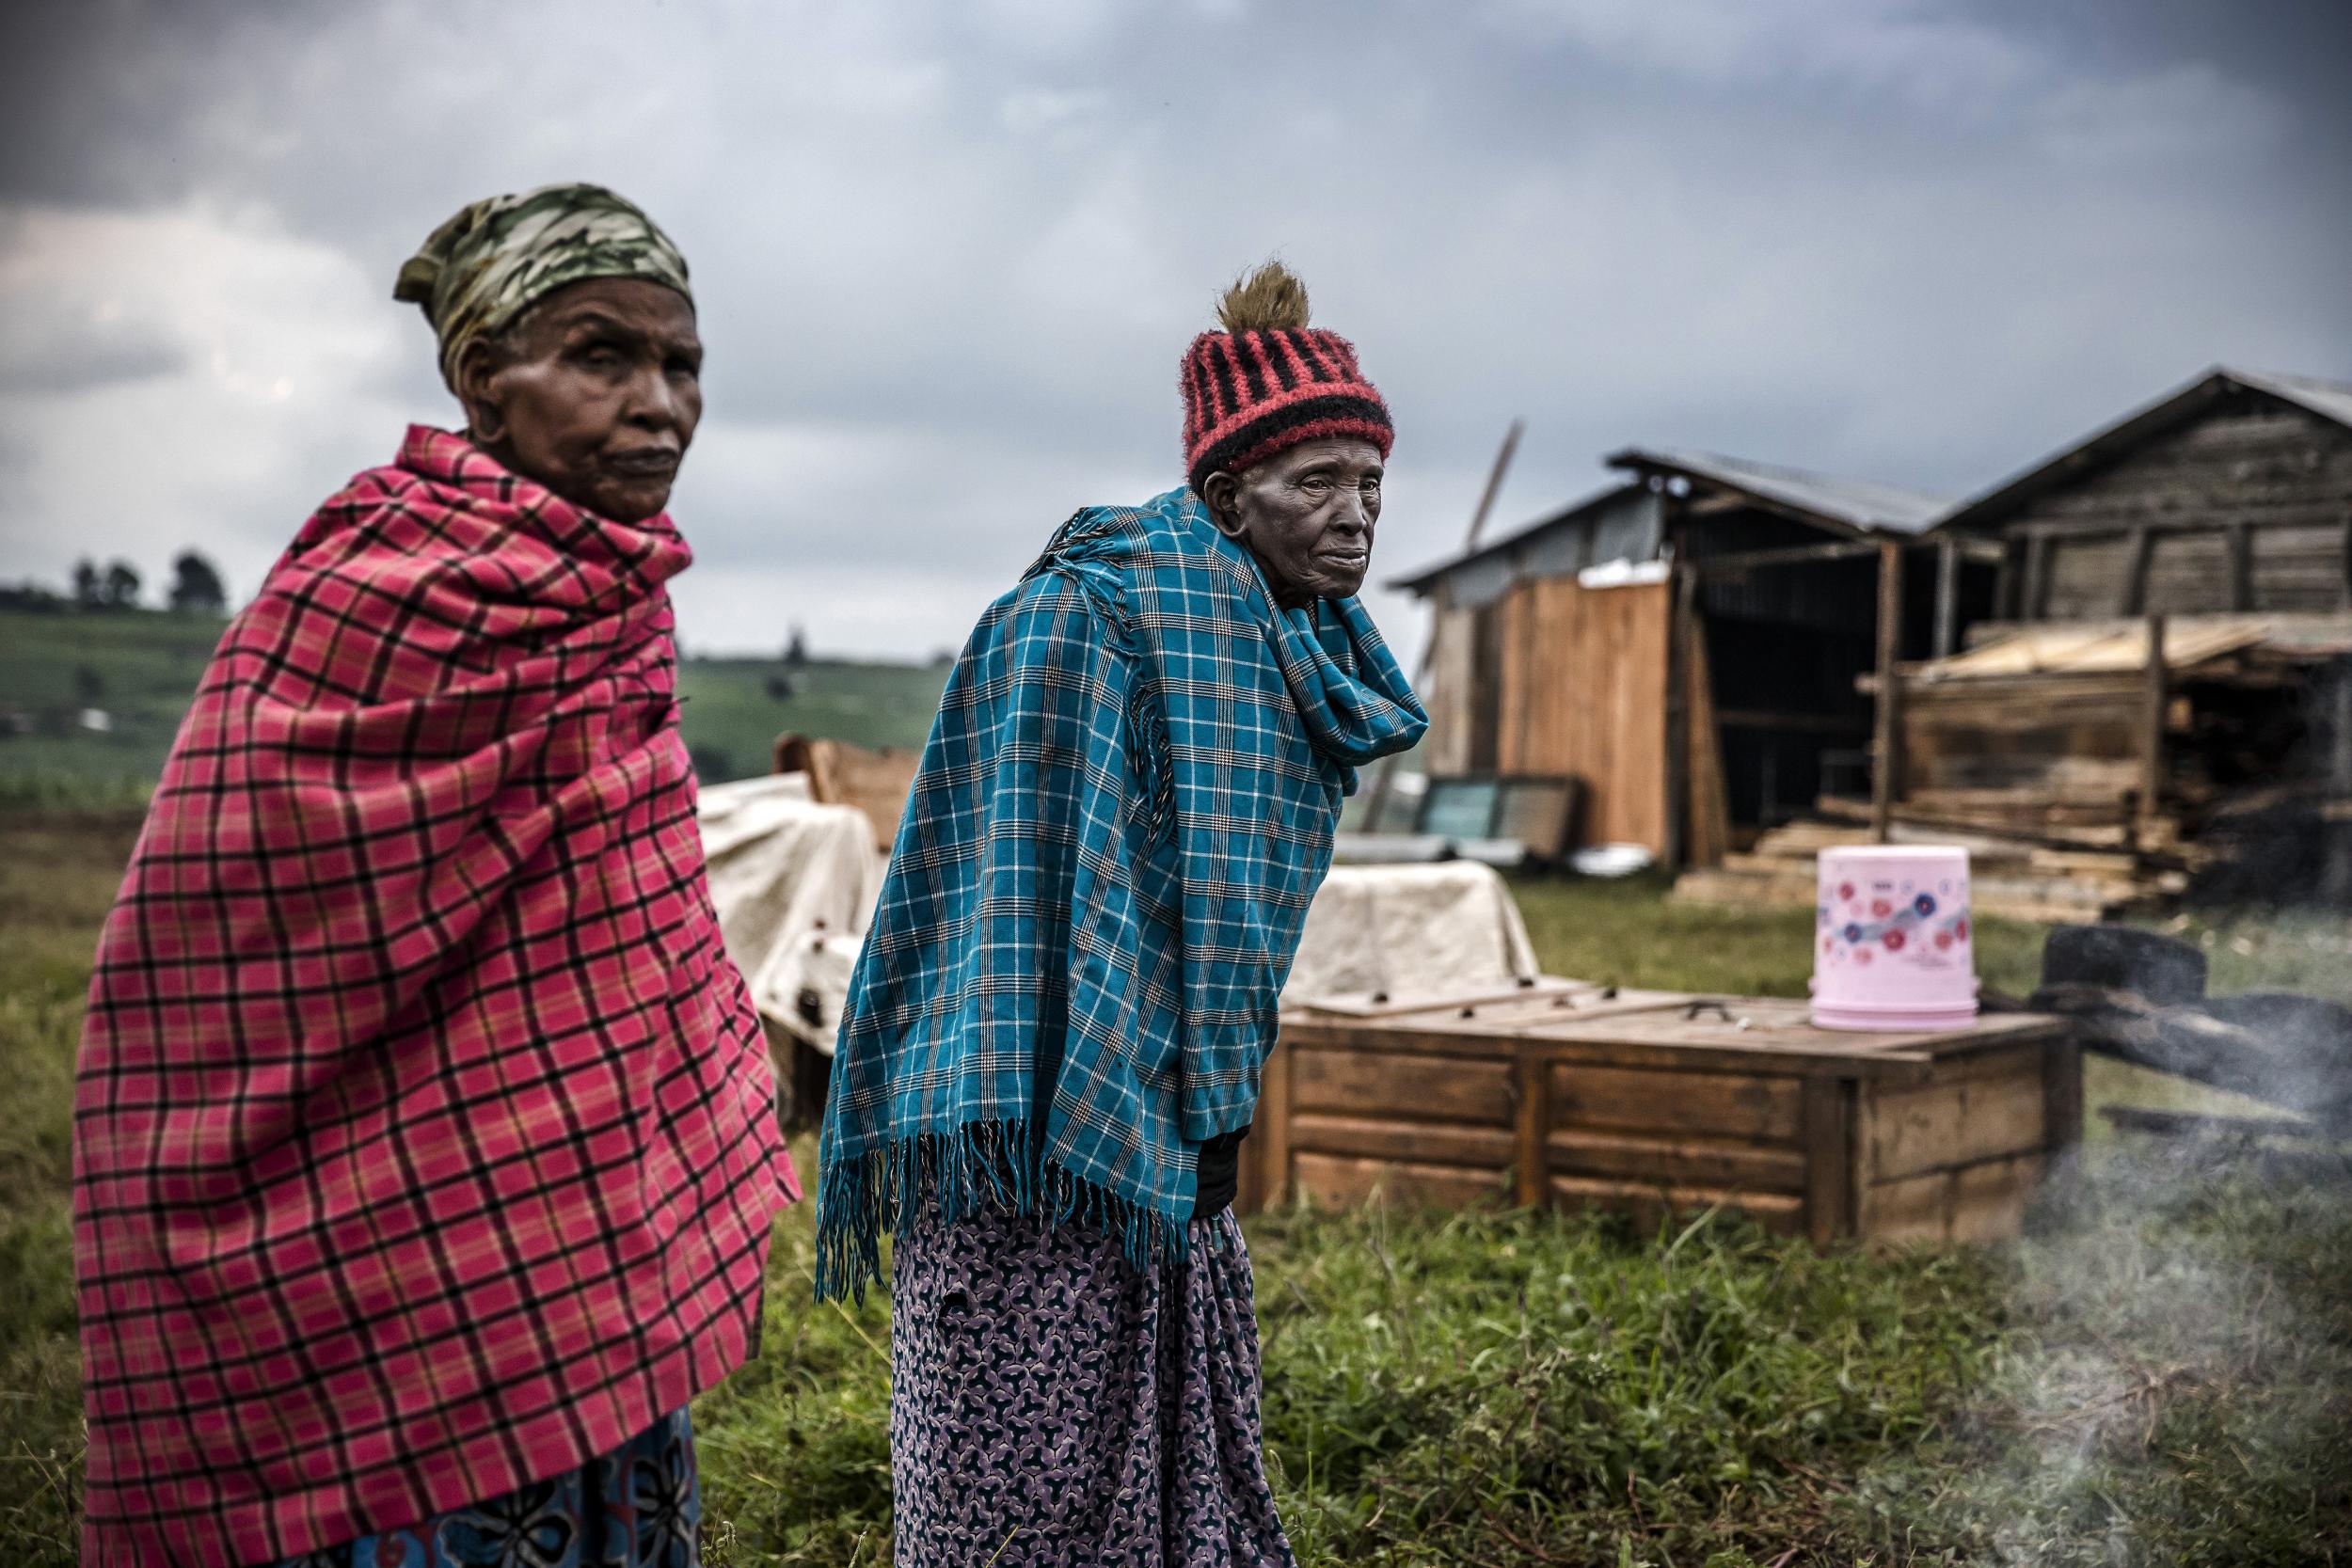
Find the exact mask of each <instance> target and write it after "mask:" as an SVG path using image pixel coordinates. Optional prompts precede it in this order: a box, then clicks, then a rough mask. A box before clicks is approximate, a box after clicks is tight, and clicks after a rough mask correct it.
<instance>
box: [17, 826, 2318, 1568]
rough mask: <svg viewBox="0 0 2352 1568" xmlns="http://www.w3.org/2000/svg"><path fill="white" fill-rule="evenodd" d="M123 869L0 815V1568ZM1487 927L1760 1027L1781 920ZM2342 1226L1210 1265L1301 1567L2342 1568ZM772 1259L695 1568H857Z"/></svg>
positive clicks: (834, 1443) (1315, 1228)
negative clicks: (1905, 1245)
mask: <svg viewBox="0 0 2352 1568" xmlns="http://www.w3.org/2000/svg"><path fill="white" fill-rule="evenodd" d="M134 834H135V818H132V817H128V816H122V815H121V814H119V813H116V814H94V815H93V814H83V815H78V816H68V815H58V814H49V815H44V816H24V815H21V814H20V815H17V816H0V1300H4V1301H6V1302H8V1304H9V1306H8V1309H7V1310H5V1311H0V1560H5V1561H7V1562H8V1563H10V1564H18V1563H29V1564H49V1563H66V1562H71V1561H72V1560H73V1546H72V1542H73V1529H74V1524H73V1509H74V1504H75V1495H76V1487H77V1485H78V1475H79V1465H80V1442H81V1439H80V1429H79V1394H78V1387H77V1383H76V1361H75V1350H74V1343H73V1338H72V1332H73V1330H72V1324H73V1305H72V1280H71V1262H70V1257H69V1234H68V1228H67V1224H66V1183H67V1180H68V1175H69V1164H68V1147H67V1133H68V1128H69V1120H70V1118H69V1102H70V1087H71V1085H70V1073H71V1063H72V1049H73V1040H74V1035H75V1030H76V1027H77V1024H78V1018H79V1013H80V996H81V990H82V987H83V985H84V982H85V979H86V976H87V958H88V953H89V948H90V944H91V942H93V941H94V939H95V936H96V930H97V926H98V923H99V921H100V919H101V918H102V917H103V913H104V911H105V908H106V905H107V902H108V900H109V898H110V897H111V895H112V892H113V886H114V882H115V879H116V877H117V875H118V873H119V867H120V865H121V862H122V859H123V857H124V856H125V855H126V854H127V852H128V851H129V848H130V846H131V842H132V839H133V836H134ZM1520 895H1521V898H1522V901H1523V903H1524V904H1525V906H1526V908H1527V911H1528V915H1529V920H1530V924H1531V926H1532V927H1534V931H1535V933H1536V937H1537V945H1538V948H1539V950H1540V951H1541V952H1542V954H1543V955H1544V958H1545V959H1546V962H1547V964H1548V965H1549V967H1551V968H1553V969H1554V970H1557V971H1560V972H1564V973H1572V974H1586V975H1591V976H1594V977H1597V978H1609V979H1616V980H1620V981H1626V982H1636V983H1644V984H1650V985H1673V986H1683V987H1691V988H1694V989H1708V990H1756V991H1763V992H1768V993H1772V992H1777V993H1780V994H1793V993H1797V992H1800V991H1801V990H1802V988H1803V983H1804V954H1805V952H1806V950H1807V946H1806V944H1807V942H1808V941H1809V933H1808V932H1807V930H1806V929H1805V927H1804V914H1803V911H1799V913H1798V915H1797V916H1796V918H1795V921H1794V923H1793V924H1789V923H1788V922H1787V921H1786V920H1785V919H1784V917H1783V916H1780V915H1777V914H1771V913H1766V914H1755V913H1745V912H1743V913H1727V912H1724V911H1705V910H1694V909H1685V908H1681V907H1678V906H1675V905H1671V904H1668V903H1666V902H1665V901H1664V900H1663V899H1662V897H1661V890H1660V889H1659V887H1658V886H1657V885H1656V884H1654V883H1642V882H1634V883H1619V884H1592V883H1581V884H1563V883H1541V884H1531V885H1528V886H1525V887H1522V888H1521V890H1520ZM1784 925H1787V926H1788V928H1787V929H1786V930H1784V929H1782V927H1783V926H1784ZM2326 935H2327V932H2326V929H2325V928H2324V927H2321V926H2319V925H2317V924H2316V923H2314V924H2312V925H2311V926H2310V927H2308V928H2306V927H2304V926H2302V925H2300V924H2298V923H2288V925H2287V926H2286V927H2285V928H2283V929H2281V930H2277V931H2274V930H2272V929H2271V928H2269V927H2265V926H2263V925H2260V924H2257V923H2253V922H2250V921H2238V922H2233V923H2231V924H2229V925H2227V926H2226V927H2221V928H2219V930H2218V931H2217V935H2216V937H2215V940H2214V942H2213V943H2212V946H2213V950H2214V953H2215V958H2216V985H2217V989H2223V990H2227V989H2236V988H2237V987H2239V986H2242V985H2243V984H2245V983H2247V980H2246V976H2248V975H2259V977H2260V978H2262V979H2263V981H2264V982H2265V983H2280V982H2284V981H2293V982H2295V983H2299V984H2302V985H2305V986H2306V987H2308V988H2312V989H2317V988H2319V987H2321V986H2323V985H2327V986H2328V987H2330V989H2332V990H2333V991H2334V992H2335V993H2337V994H2342V993H2343V991H2344V983H2343V981H2342V980H2341V979H2338V978H2337V976H2338V975H2339V974H2341V973H2342V972H2343V971H2344V970H2346V969H2352V965H2346V964H2344V962H2343V957H2344V956H2343V955H2342V953H2341V952H2340V951H2336V950H2331V949H2329V948H2328V946H2327V945H2326V942H2325V941H2323V940H2322V939H2323V938H2324V937H2326ZM2341 936H2342V928H2341V927H2336V930H2335V939H2336V940H2340V939H2341ZM2241 938H2243V939H2245V940H2246V941H2247V942H2248V943H2249V945H2250V946H2252V948H2253V951H2252V952H2251V953H2241V952H2239V951H2238V950H2237V945H2236V944H2237V942H2238V940H2239V939H2241ZM2035 941H2036V933H2034V932H2033V931H2032V930H2031V929H2030V928H2003V927H1995V928H1994V929H1991V930H1988V931H1986V932H1985V934H1984V937H1983V942H1984V950H1985V958H1986V966H1987V971H1988V974H1987V979H1988V983H1991V984H1994V985H2000V986H2003V987H2004V988H2007V989H2017V988H2019V987H2020V986H2021V985H2022V984H2024V983H2026V982H2029V981H2030V979H2031V974H2030V971H2031V967H2032V955H2033V950H2034V945H2035ZM2093 1092H2094V1094H2095V1093H2097V1092H2099V1091H2098V1090H2097V1089H2096V1088H2095V1087H2094V1091H2093ZM800 1152H801V1155H802V1158H803V1168H804V1169H807V1168H810V1167H811V1166H812V1165H813V1151H812V1150H810V1149H808V1148H806V1147H805V1146H803V1148H801V1150H800ZM2348 1200H2352V1184H2346V1183H2344V1182H2341V1181H2339V1182H2333V1183H2319V1184H2313V1183H2312V1181H2310V1180H2285V1179H2283V1178H2280V1179H2274V1180H2264V1179H2263V1177H2262V1175H2261V1173H2259V1172H2249V1171H2246V1170H2242V1169H2241V1170H2236V1171H2233V1172H2224V1171H2217V1170H2215V1169H2211V1168H2205V1167H2201V1166H2180V1165H2171V1164H2164V1163H2162V1162H2159V1161H2156V1160H2153V1159H2152V1158H2150V1157H2148V1156H2146V1155H2144V1154H2142V1153H2140V1152H2138V1151H2137V1150H2135V1149H2133V1148H2128V1147H2125V1146H2120V1145H2119V1146H2109V1147H2108V1148H2106V1149H2104V1150H2102V1151H2100V1152H2099V1153H2097V1154H2096V1156H2095V1157H2094V1158H2093V1159H2092V1160H2091V1161H2090V1163H2089V1166H2088V1168H2087V1169H2086V1170H2085V1171H2082V1172H2078V1173H2074V1174H2072V1175H2069V1176H2068V1177H2066V1178H2064V1179H2062V1180H2059V1181H2058V1182H2057V1183H2054V1184H2053V1186H2052V1188H2051V1190H2050V1192H2049V1194H2048V1195H2047V1196H2046V1198H2045V1200H2044V1202H2043V1204H2042V1210H2041V1212H2040V1213H2039V1215H2038V1216H2037V1221H2036V1228H2035V1232H2034V1234H2033V1235H2031V1236H2029V1237H2028V1238H2027V1239H2026V1241H2025V1242H2024V1243H2020V1244H2019V1245H2016V1246H2014V1247H2010V1248H2004V1249H1998V1250H1994V1251H1981V1252H1967V1253H1960V1254H1953V1255H1947V1256H1931V1255H1915V1256H1908V1257H1899V1258H1894V1259H1871V1258H1868V1257H1866V1256H1864V1255H1861V1254H1859V1253H1855V1252H1851V1251H1838V1252H1835V1253H1832V1254H1829V1255H1826V1256H1823V1255H1818V1254H1816V1253H1814V1252H1813V1251H1811V1250H1810V1249H1809V1248H1807V1247H1805V1246H1804V1245H1803V1244H1801V1243H1789V1242H1785V1241H1781V1240H1776V1239H1773V1238H1770V1237H1767V1236H1764V1235H1762V1234H1760V1233H1758V1232H1756V1231H1755V1230H1753V1229H1750V1228H1747V1227H1743V1226H1740V1225H1738V1224H1734V1223H1727V1222H1724V1221H1723V1220H1721V1219H1702V1220H1700V1221H1698V1222H1697V1223H1694V1224H1692V1223H1688V1222H1678V1223H1677V1227H1671V1228H1668V1229H1664V1230H1661V1231H1659V1232H1655V1233H1644V1232H1636V1231H1634V1230H1632V1229H1630V1228H1629V1227H1627V1226H1625V1225H1624V1224H1623V1223H1622V1222H1620V1221H1617V1220H1613V1219H1610V1218H1605V1217H1581V1216H1569V1217H1539V1216H1533V1215H1526V1214H1484V1215H1456V1216H1452V1217H1441V1216H1409V1215H1384V1214H1382V1213H1379V1212H1364V1213H1350V1214H1328V1213H1315V1212H1291V1213H1283V1214H1277V1215H1269V1216H1265V1217H1263V1218H1261V1219H1259V1220H1256V1221H1254V1222H1252V1224H1251V1226H1250V1227H1249V1237H1250V1244H1251V1247H1252V1249H1253V1254H1254V1258H1255V1261H1256V1264H1257V1275H1258V1293H1259V1303H1260V1310H1261V1319H1262V1323H1263V1336H1264V1346H1265V1375H1266V1431H1267V1443H1268V1453H1269V1462H1270V1464H1271V1465H1273V1466H1274V1468H1275V1471H1276V1474H1277V1476H1278V1478H1279V1479H1278V1488H1279V1496H1280V1500H1281V1503H1282V1507H1283V1510H1284V1517H1285V1519H1286V1520H1287V1521H1288V1523H1289V1525H1290V1528H1291V1529H1292V1532H1293V1535H1294V1538H1295V1544H1296V1545H1297V1547H1298V1551H1299V1557H1300V1560H1301V1561H1302V1563H1305V1564H1307V1565H1308V1568H1330V1565H1337V1564H1342V1563H1344V1564H1350V1565H1364V1564H1370V1565H1384V1568H1407V1565H1421V1564H1439V1563H1448V1564H1450V1563H1465V1564H1481V1565H1485V1564H1502V1563H1533V1564H1553V1563H1573V1564H1586V1563H1591V1564H1598V1565H1601V1568H1610V1565H1630V1564H1654V1565H1660V1568H1664V1565H1668V1564H1673V1565H1681V1568H1702V1565H1704V1568H1768V1565H1776V1568H1793V1565H1796V1564H1815V1563H1818V1564H1832V1563H1836V1564H1846V1563H1855V1562H1868V1563H1872V1564H1886V1565H1897V1564H1928V1563H1952V1562H1970V1563H2045V1562H2046V1563H2061V1564H2077V1563H2079V1564H2086V1565H2088V1564H2098V1565H2100V1568H2112V1565H2116V1564H2143V1563H2144V1564H2151V1565H2154V1564H2171V1563H2199V1564H2207V1563H2209V1564H2217V1565H2219V1564H2239V1563H2265V1564H2270V1563H2283V1564H2304V1563H2309V1564H2318V1563H2327V1562H2341V1561H2352V1446H2347V1441H2346V1439H2347V1438H2352V1291H2346V1290H2345V1289H2344V1285H2343V1281H2344V1280H2345V1279H2346V1278H2352V1201H2348ZM810 1258H811V1247H810V1236H809V1227H808V1215H807V1212H806V1211H805V1210H804V1209H803V1210H798V1211H795V1212H792V1213H791V1214H788V1215H787V1217H786V1218H785V1220H784V1221H783V1222H782V1224H781V1225H780V1226H779V1227H778V1233H777V1246H776V1249H775V1253H774V1258H773V1261H772V1264H771V1285H772V1289H771V1292H770V1296H769V1308H768V1310H769V1313H770V1322H769V1323H768V1326H767V1333H766V1346H767V1350H766V1353H765V1354H764V1355H763V1357H762V1358H761V1360H760V1361H759V1362H757V1363H756V1364H755V1365H754V1366H752V1367H749V1368H747V1369H745V1370H743V1371H742V1372H741V1373H739V1375H738V1376H737V1377H736V1378H734V1379H733V1380H732V1381H731V1382H730V1383H729V1384H728V1385H727V1386H725V1387H723V1389H721V1390H719V1391H718V1392H716V1393H714V1394H713V1395H711V1396H710V1397H708V1398H707V1399H706V1400H705V1401H704V1402H702V1404H701V1406H700V1408H699V1409H698V1411H697V1417H698V1421H699V1432H700V1440H701V1443H702V1449H703V1454H704V1461H705V1484H706V1488H707V1503H708V1509H709V1513H710V1516H711V1518H712V1520H713V1524H714V1537H713V1541H712V1550H713V1557H714V1559H715V1560H724V1561H726V1562H730V1563H734V1564H752V1563H794V1564H833V1565H845V1568H846V1565H850V1564H865V1565H877V1568H878V1565H880V1564H883V1563H887V1562H888V1561H889V1560H890V1557H889V1551H888V1544H887V1541H888V1506H889V1475H888V1428H887V1420H888V1388H887V1385H886V1382H885V1372H886V1368H887V1335H888V1311H887V1304H886V1302H883V1301H879V1300H878V1301H873V1302H869V1303H868V1304H867V1305H866V1307H865V1308H864V1309H863V1310H862V1311H845V1310H842V1309H840V1308H837V1307H831V1306H828V1307H815V1306H814V1305H812V1304H811V1302H810V1300H809V1296H808V1291H807V1285H808V1271H809V1266H810Z"/></svg>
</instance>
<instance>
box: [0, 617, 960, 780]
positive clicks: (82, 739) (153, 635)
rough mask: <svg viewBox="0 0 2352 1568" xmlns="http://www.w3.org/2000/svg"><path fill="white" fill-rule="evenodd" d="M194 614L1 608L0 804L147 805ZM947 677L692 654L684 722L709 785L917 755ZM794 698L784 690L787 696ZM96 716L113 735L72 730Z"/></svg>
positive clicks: (192, 645) (211, 640)
mask: <svg viewBox="0 0 2352 1568" xmlns="http://www.w3.org/2000/svg"><path fill="white" fill-rule="evenodd" d="M222 624H223V623H221V622H220V621H219V620H217V619H215V618H214V617H210V616H202V615H178V614H167V613H164V612H161V611H141V612H134V613H107V612H76V611H71V610H66V611H59V612H56V613H50V614H44V613H39V612H34V611H28V610H0V710H8V709H13V710H16V711H17V712H18V713H21V714H23V715H24V717H25V718H26V720H27V721H29V723H30V732H29V733H26V734H8V733H6V732H4V731H0V804H4V803H9V802H14V803H19V804H35V805H82V806H87V805H90V804H103V803H105V802H107V801H129V800H138V799H141V798H143V797H144V795H145V793H146V790H147V787H148V786H149V785H150V784H152V783H153V782H154V780H155V776H156V774H158V773H159V772H161V771H162V769H163V765H164V755H165V753H166V752H168V751H169V750H170V748H171V737H172V736H173V734H174V733H175V732H176V731H177V730H178V729H179V726H180V716H181V715H182V714H183V713H184V712H186V711H187V705H188V698H189V696H190V694H191V693H193V692H194V691H195V689H196V683H197V680H198V678H199V676H200V675H201V674H202V673H204V663H205V660H206V659H208V658H210V657H212V652H213V646H214V644H215V643H216V642H218V641H220V633H221V626H222ZM945 680H946V670H945V669H944V668H938V667H933V666H925V665H914V664H870V663H867V664H861V663H852V662H848V661H843V660H835V659H812V660H810V661H809V662H808V663H807V664H806V665H804V666H803V667H801V668H799V669H791V670H787V668H786V667H785V665H784V663H783V662H782V661H781V660H778V659H757V658H689V659H686V660H684V661H683V662H682V663H681V664H680V666H679V670H678V697H679V723H680V726H681V728H682V729H683V730H684V732H685V736H686V744H687V746H688V748H689V749H690V750H691V752H693V754H694V757H695V761H696V766H697V768H699V769H700V770H701V772H702V774H703V777H704V778H705V779H707V780H708V779H721V778H735V777H739V776H741V775H744V774H748V773H764V772H766V771H767V770H768V757H769V752H770V748H771V747H772V746H773V745H774V743H775V738H776V736H777V735H778V734H779V733H780V732H782V731H785V730H800V731H803V732H804V733H806V734H809V735H818V736H834V737H835V738H837V739H841V740H848V741H853V742H855V743H857V744H859V745H862V746H920V745H921V744H922V743H923V737H924V736H925V734H926V733H928V731H929V730H930V720H931V713H932V710H933V709H935V708H936V707H937V706H938V705H939V689H940V686H941V684H942V683H943V682H944V681H945ZM778 683H788V689H789V695H780V694H779V693H781V692H783V691H785V690H786V689H787V686H786V685H785V684H778ZM86 708H97V709H100V710H102V711H103V712H104V713H105V714H106V716H107V721H108V723H109V726H110V727H109V728H108V729H106V730H105V731H103V733H102V732H97V731H92V730H87V729H83V728H81V727H79V725H78V723H77V722H76V721H75V720H76V716H78V714H79V713H80V712H81V710H83V709H86Z"/></svg>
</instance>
